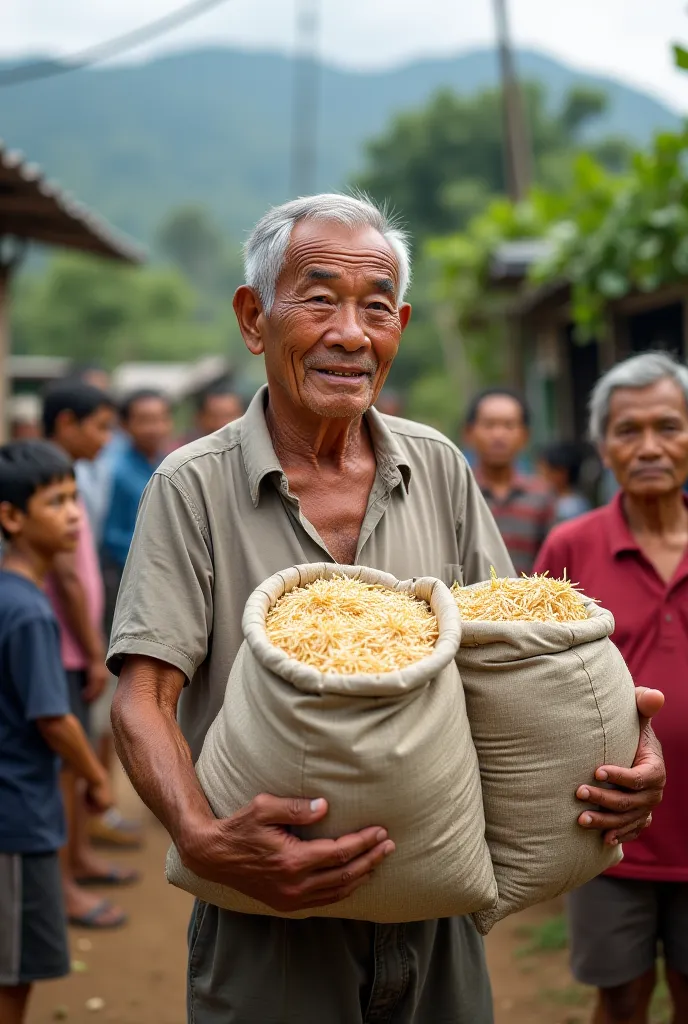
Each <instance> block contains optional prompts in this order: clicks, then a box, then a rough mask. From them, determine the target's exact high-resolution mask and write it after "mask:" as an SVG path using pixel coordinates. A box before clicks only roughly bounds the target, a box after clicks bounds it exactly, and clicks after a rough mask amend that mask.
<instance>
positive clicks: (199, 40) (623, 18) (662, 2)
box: [0, 0, 688, 111]
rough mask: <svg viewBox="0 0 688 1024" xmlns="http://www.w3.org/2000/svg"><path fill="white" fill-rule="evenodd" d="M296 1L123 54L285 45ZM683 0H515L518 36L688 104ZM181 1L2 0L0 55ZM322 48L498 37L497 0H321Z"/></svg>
mask: <svg viewBox="0 0 688 1024" xmlns="http://www.w3.org/2000/svg"><path fill="white" fill-rule="evenodd" d="M297 2H298V0H227V2H226V3H225V4H224V5H223V6H221V7H220V8H218V9H217V10H214V11H211V12H210V13H208V14H205V15H203V16H201V17H199V18H198V19H197V20H196V21H194V22H193V23H191V24H189V25H186V26H184V27H182V28H179V29H176V30H175V31H173V32H171V33H169V34H168V35H166V36H164V37H163V38H162V39H160V40H158V41H157V42H156V43H154V44H150V45H149V46H147V47H146V48H145V49H144V48H141V49H139V50H137V51H135V52H134V53H132V54H131V55H130V56H129V57H128V58H127V59H128V60H132V59H142V58H145V57H148V56H150V55H151V54H152V53H160V52H165V51H169V50H176V49H181V48H184V47H187V46H192V45H199V44H207V43H212V44H217V43H227V44H228V45H240V46H250V47H252V48H265V49H271V50H273V49H280V50H290V49H291V48H292V46H293V39H294V28H293V24H294V11H295V8H296V3H297ZM686 2H687V0H558V2H557V0H510V13H511V26H512V34H513V36H514V39H515V41H516V43H517V44H518V45H521V46H529V47H533V48H537V49H540V50H544V51H546V52H548V53H550V54H552V55H554V56H556V57H559V58H560V59H563V60H565V61H567V62H568V63H570V64H572V65H575V66H578V67H580V68H584V69H590V70H594V71H598V72H603V73H606V74H610V75H613V76H614V77H617V78H620V79H623V80H625V81H627V82H630V83H633V84H636V85H639V86H641V87H643V88H644V89H647V90H649V91H651V92H653V93H654V94H655V95H658V96H659V97H661V98H663V99H664V100H666V101H667V102H669V103H670V104H671V105H672V106H673V107H675V108H677V109H679V110H685V111H688V73H684V74H683V75H681V74H680V73H678V72H676V71H674V70H673V68H672V67H671V60H670V56H669V46H670V43H671V42H672V41H683V42H684V43H685V44H686V45H687V46H688V14H687V13H686ZM182 3H183V0H145V2H141V0H96V2H95V3H94V2H93V0H0V54H2V55H3V56H16V55H19V54H24V53H36V52H40V53H46V52H49V53H52V54H68V53H70V52H73V51H75V50H78V49H80V48H81V47H86V46H90V45H92V44H94V43H98V42H100V41H101V40H103V39H106V38H108V37H109V36H112V35H117V34H118V33H120V32H126V31H128V30H130V29H132V28H135V27H137V26H138V25H140V24H141V23H142V22H144V21H149V20H151V19H153V18H156V17H159V16H160V15H162V14H164V13H166V12H168V11H169V10H172V9H174V8H177V7H179V6H181V4H182ZM321 8H322V32H321V52H322V55H323V57H324V58H325V59H327V60H329V61H333V62H337V63H339V64H344V65H347V66H354V67H355V66H359V67H363V66H365V67H384V66H389V65H390V64H398V63H401V62H404V61H407V60H409V59H412V58H414V57H418V56H430V55H433V54H443V55H444V54H448V53H452V52H456V51H458V50H465V49H468V48H470V47H473V46H480V45H486V44H490V43H491V42H492V39H493V19H492V0H346V2H345V3H342V2H341V0H336V2H335V0H321Z"/></svg>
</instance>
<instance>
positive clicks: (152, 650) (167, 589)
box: [108, 473, 213, 680]
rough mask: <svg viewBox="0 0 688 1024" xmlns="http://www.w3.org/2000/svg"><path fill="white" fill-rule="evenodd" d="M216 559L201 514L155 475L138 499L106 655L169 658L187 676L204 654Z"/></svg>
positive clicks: (115, 660) (111, 659)
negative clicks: (213, 556)
mask: <svg viewBox="0 0 688 1024" xmlns="http://www.w3.org/2000/svg"><path fill="white" fill-rule="evenodd" d="M212 622H213V562H212V557H211V550H210V541H209V538H208V535H207V528H206V527H205V524H204V521H203V517H202V514H201V512H200V510H199V509H198V508H196V507H195V505H194V504H193V503H192V501H191V499H190V498H189V496H188V495H187V494H186V493H185V492H184V491H183V490H182V489H181V487H180V486H178V485H177V484H176V483H175V482H174V480H172V479H170V478H169V477H168V476H166V475H165V474H163V473H156V474H155V475H154V476H153V478H152V480H151V481H150V483H149V484H148V487H147V488H146V491H145V493H144V495H143V498H142V499H141V505H140V508H139V514H138V517H137V520H136V529H135V530H134V538H133V540H132V543H131V547H130V549H129V556H128V558H127V563H126V566H125V569H124V574H123V576H122V582H121V584H120V588H119V596H118V598H117V607H116V610H115V617H114V622H113V627H112V639H111V642H110V650H109V653H108V667H109V669H110V671H111V672H114V673H115V674H119V671H120V669H121V667H122V662H123V660H124V658H125V656H126V655H128V654H140V655H145V656H147V657H150V658H157V659H158V660H159V661H164V662H167V663H168V664H170V665H174V667H175V668H178V669H180V670H181V671H182V672H183V673H184V675H185V676H186V677H187V679H188V680H191V679H192V678H193V676H194V674H195V672H196V669H197V668H198V666H199V665H200V664H201V663H202V662H203V661H204V660H205V657H206V654H207V652H208V637H209V635H210V633H211V630H212Z"/></svg>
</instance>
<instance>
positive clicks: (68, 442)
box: [58, 405, 115, 461]
mask: <svg viewBox="0 0 688 1024" xmlns="http://www.w3.org/2000/svg"><path fill="white" fill-rule="evenodd" d="M114 422H115V413H114V410H113V409H112V408H111V407H110V406H109V405H101V406H99V407H98V408H97V409H96V410H95V412H92V413H91V415H90V416H85V417H84V419H82V420H79V419H77V418H76V416H75V415H74V413H70V412H65V413H64V414H62V422H61V425H60V429H59V432H58V440H59V443H60V444H61V445H62V447H63V448H65V449H66V450H67V452H68V453H69V455H70V456H71V458H72V459H75V460H76V459H88V460H89V461H90V460H92V459H95V457H96V456H97V455H98V453H99V452H100V451H101V450H102V449H103V448H104V447H105V445H106V444H107V443H108V441H109V440H110V436H111V434H112V428H113V426H114Z"/></svg>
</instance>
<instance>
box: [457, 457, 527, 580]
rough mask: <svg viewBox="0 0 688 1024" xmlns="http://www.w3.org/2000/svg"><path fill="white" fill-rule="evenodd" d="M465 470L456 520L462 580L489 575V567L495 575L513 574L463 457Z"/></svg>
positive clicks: (480, 578) (487, 509)
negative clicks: (460, 503) (459, 508)
mask: <svg viewBox="0 0 688 1024" xmlns="http://www.w3.org/2000/svg"><path fill="white" fill-rule="evenodd" d="M464 472H465V492H464V498H463V502H462V507H461V514H460V517H459V521H458V522H457V539H458V544H459V555H460V558H461V564H462V566H463V582H464V584H466V585H468V584H470V583H481V582H482V581H483V580H487V579H489V578H490V569H491V568H492V567H494V570H495V572H496V573H497V575H498V576H514V575H515V571H514V567H513V565H512V562H511V558H510V556H509V552H508V551H507V549H506V546H505V544H504V541H503V540H502V535H501V534H500V532H499V528H498V527H497V524H496V522H495V520H494V516H493V515H492V513H491V512H490V509H489V507H488V504H487V502H486V501H485V499H484V497H483V495H482V492H481V490H480V488H479V487H478V484H477V481H476V479H475V477H474V476H473V473H472V471H471V469H470V468H469V466H468V464H467V463H465V461H464Z"/></svg>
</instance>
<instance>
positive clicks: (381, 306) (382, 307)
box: [368, 302, 391, 313]
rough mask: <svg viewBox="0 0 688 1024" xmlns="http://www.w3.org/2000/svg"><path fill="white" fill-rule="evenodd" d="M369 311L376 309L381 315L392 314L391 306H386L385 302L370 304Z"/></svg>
mask: <svg viewBox="0 0 688 1024" xmlns="http://www.w3.org/2000/svg"><path fill="white" fill-rule="evenodd" d="M368 309H374V310H375V311H376V312H379V313H390V312H391V310H390V308H389V306H387V305H385V303H384V302H370V303H368Z"/></svg>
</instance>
